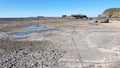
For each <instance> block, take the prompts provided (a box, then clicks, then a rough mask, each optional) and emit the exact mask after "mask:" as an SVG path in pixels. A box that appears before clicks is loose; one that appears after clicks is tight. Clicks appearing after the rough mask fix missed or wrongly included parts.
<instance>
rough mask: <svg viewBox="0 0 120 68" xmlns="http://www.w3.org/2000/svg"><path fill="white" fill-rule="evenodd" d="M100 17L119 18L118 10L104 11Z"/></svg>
mask: <svg viewBox="0 0 120 68" xmlns="http://www.w3.org/2000/svg"><path fill="white" fill-rule="evenodd" d="M99 16H100V17H120V8H110V9H106V10H105V11H104V12H103V13H102V14H101V15H99Z"/></svg>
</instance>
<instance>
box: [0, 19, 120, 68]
mask: <svg viewBox="0 0 120 68" xmlns="http://www.w3.org/2000/svg"><path fill="white" fill-rule="evenodd" d="M112 23H114V22H113V21H112V22H111V23H105V24H104V23H102V24H96V23H90V22H86V23H84V22H81V21H76V22H65V23H64V24H63V23H62V24H61V23H57V24H54V23H48V24H43V23H42V24H41V23H39V25H44V26H46V27H45V28H39V27H38V28H36V29H33V30H32V29H31V30H24V29H22V28H20V29H19V28H17V29H14V30H11V31H8V32H4V33H3V32H2V33H1V36H3V34H5V35H6V34H8V36H7V38H9V40H7V41H5V40H1V41H0V67H2V68H21V67H22V68H119V67H120V28H112V27H111V26H112V25H110V24H112ZM49 29H54V30H55V31H54V30H53V31H51V30H50V31H49ZM40 30H43V31H44V32H40ZM12 32H29V34H27V35H23V36H16V35H15V36H9V33H12ZM4 39H6V38H4ZM13 40H14V41H13ZM16 40H17V41H16ZM6 42H7V44H5V43H6Z"/></svg>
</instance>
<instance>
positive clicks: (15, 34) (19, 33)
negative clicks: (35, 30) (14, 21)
mask: <svg viewBox="0 0 120 68" xmlns="http://www.w3.org/2000/svg"><path fill="white" fill-rule="evenodd" d="M28 34H29V32H14V33H9V34H8V35H9V36H25V35H28Z"/></svg>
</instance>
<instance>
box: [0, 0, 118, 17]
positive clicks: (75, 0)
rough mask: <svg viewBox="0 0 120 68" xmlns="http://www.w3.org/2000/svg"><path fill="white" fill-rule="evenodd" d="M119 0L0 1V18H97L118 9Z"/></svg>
mask: <svg viewBox="0 0 120 68" xmlns="http://www.w3.org/2000/svg"><path fill="white" fill-rule="evenodd" d="M119 7H120V0H0V17H29V16H61V15H64V14H66V15H70V14H79V13H81V14H86V15H87V16H90V17H91V16H92V17H94V16H98V15H99V14H101V13H102V12H103V11H104V10H105V9H107V8H119Z"/></svg>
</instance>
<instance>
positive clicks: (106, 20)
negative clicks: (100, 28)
mask: <svg viewBox="0 0 120 68" xmlns="http://www.w3.org/2000/svg"><path fill="white" fill-rule="evenodd" d="M95 23H109V19H99V20H95Z"/></svg>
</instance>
